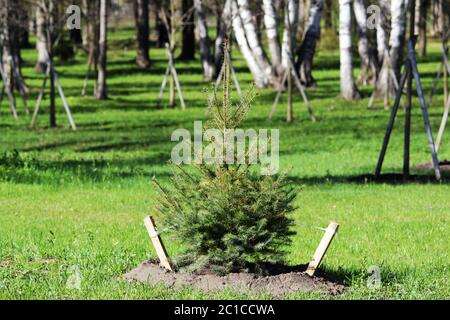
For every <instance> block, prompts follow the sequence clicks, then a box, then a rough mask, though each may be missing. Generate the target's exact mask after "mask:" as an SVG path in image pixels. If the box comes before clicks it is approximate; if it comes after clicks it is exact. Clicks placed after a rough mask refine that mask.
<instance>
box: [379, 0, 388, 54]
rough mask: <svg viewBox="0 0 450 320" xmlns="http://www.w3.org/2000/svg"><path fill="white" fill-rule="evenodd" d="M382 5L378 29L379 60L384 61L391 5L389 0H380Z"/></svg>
mask: <svg viewBox="0 0 450 320" xmlns="http://www.w3.org/2000/svg"><path fill="white" fill-rule="evenodd" d="M378 3H379V6H380V9H381V11H380V18H379V19H378V21H377V26H376V31H377V53H378V62H379V63H382V61H383V57H384V52H385V50H387V47H388V40H387V39H388V32H387V31H388V30H387V29H388V15H389V12H390V6H389V1H388V0H379V2H378Z"/></svg>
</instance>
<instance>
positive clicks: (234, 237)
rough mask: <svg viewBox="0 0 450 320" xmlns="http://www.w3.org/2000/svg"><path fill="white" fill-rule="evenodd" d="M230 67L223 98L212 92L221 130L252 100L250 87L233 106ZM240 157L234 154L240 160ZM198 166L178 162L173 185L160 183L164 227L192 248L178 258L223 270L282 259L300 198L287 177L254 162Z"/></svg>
mask: <svg viewBox="0 0 450 320" xmlns="http://www.w3.org/2000/svg"><path fill="white" fill-rule="evenodd" d="M225 61H226V59H225ZM225 70H226V71H225V72H224V76H223V83H224V87H223V97H222V99H218V98H217V96H216V94H215V93H214V94H213V98H212V99H211V101H210V113H211V119H210V121H209V127H210V128H215V129H219V130H221V131H222V133H224V132H225V130H226V129H234V128H237V127H238V125H239V123H240V122H241V121H242V120H243V119H244V117H245V115H246V114H247V112H248V110H249V108H250V105H251V101H252V98H253V90H250V91H249V93H248V94H247V96H246V97H245V98H244V99H242V101H241V102H240V103H239V104H238V105H237V106H236V107H233V106H232V104H231V102H230V96H229V70H228V66H227V65H225ZM224 143H225V144H226V143H234V141H233V142H229V141H228V142H224ZM248 152H252V150H248ZM236 156H237V155H236V152H235V159H236ZM235 163H236V162H235ZM195 167H196V170H195V173H194V174H192V173H190V172H188V171H187V170H185V169H184V168H182V167H180V166H179V167H178V170H177V173H176V174H174V175H173V177H172V179H171V182H172V183H171V187H170V188H169V189H166V188H164V187H162V186H161V185H160V184H159V183H156V184H157V186H158V187H159V190H160V191H161V192H160V197H159V206H158V211H159V212H160V214H161V216H162V219H163V221H164V223H165V225H166V226H168V227H169V228H171V229H173V231H174V234H175V235H176V237H177V238H178V239H180V240H182V241H183V243H184V244H185V245H186V247H187V251H186V252H185V254H184V255H182V256H180V257H178V259H176V264H177V266H178V267H185V268H186V270H189V271H201V270H204V269H208V270H211V271H213V272H217V273H221V274H224V273H228V272H234V271H249V270H252V271H256V272H264V271H265V270H264V267H265V266H267V265H268V264H269V263H279V262H282V261H283V257H284V254H285V251H284V250H283V249H282V247H283V246H284V245H286V244H289V243H290V236H291V235H293V234H294V232H292V231H290V227H291V226H292V225H293V220H292V219H291V218H289V217H288V214H289V213H291V212H293V211H294V210H295V208H294V207H293V205H292V202H293V201H294V199H295V196H296V190H295V189H293V188H292V187H290V186H289V185H288V184H287V182H286V180H285V176H284V175H282V176H279V177H272V176H261V175H257V174H255V173H252V172H251V167H252V166H251V165H249V164H245V165H237V164H235V165H233V164H213V165H207V164H198V165H196V166H195Z"/></svg>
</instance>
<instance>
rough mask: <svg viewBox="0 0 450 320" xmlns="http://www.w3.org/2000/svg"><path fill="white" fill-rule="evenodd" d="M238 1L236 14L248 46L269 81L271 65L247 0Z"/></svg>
mask: <svg viewBox="0 0 450 320" xmlns="http://www.w3.org/2000/svg"><path fill="white" fill-rule="evenodd" d="M237 3H238V11H237V13H238V16H239V18H240V19H241V21H242V25H243V27H244V32H245V33H244V35H245V38H246V39H247V42H248V46H249V47H250V50H251V53H252V55H253V57H254V59H255V60H256V63H257V64H258V66H259V68H260V69H261V70H262V72H264V75H265V78H266V82H267V83H269V82H270V80H271V76H272V67H271V65H270V62H269V60H268V58H267V56H266V54H265V52H264V49H263V47H262V45H261V41H260V39H259V37H258V33H257V31H256V27H255V25H254V23H253V18H252V13H251V11H250V8H249V5H248V0H237Z"/></svg>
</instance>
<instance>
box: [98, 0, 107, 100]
mask: <svg viewBox="0 0 450 320" xmlns="http://www.w3.org/2000/svg"><path fill="white" fill-rule="evenodd" d="M108 3H109V1H108V0H100V33H99V43H98V78H97V99H99V100H105V99H107V98H108V95H107V87H106V59H107V58H106V53H107V26H108Z"/></svg>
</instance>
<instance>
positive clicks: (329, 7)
mask: <svg viewBox="0 0 450 320" xmlns="http://www.w3.org/2000/svg"><path fill="white" fill-rule="evenodd" d="M324 7H325V10H324V12H325V14H324V20H325V21H324V25H325V29H332V28H333V26H334V23H333V0H325V4H324Z"/></svg>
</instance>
